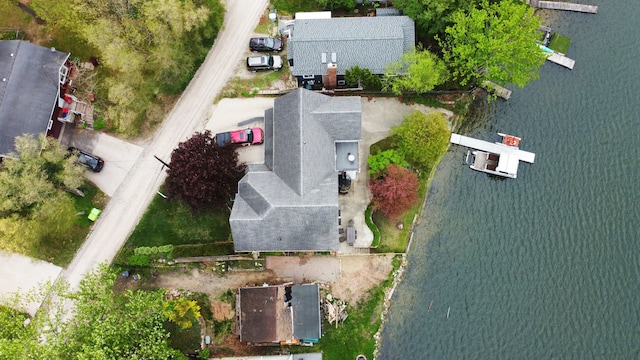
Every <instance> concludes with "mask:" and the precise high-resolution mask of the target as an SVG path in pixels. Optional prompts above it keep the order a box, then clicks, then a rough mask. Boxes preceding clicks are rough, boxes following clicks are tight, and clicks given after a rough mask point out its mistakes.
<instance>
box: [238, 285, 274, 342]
mask: <svg viewBox="0 0 640 360" xmlns="http://www.w3.org/2000/svg"><path fill="white" fill-rule="evenodd" d="M238 302H239V304H240V314H239V327H240V341H243V342H249V343H275V342H278V341H279V340H280V339H278V337H277V331H276V326H275V324H276V320H277V319H278V316H277V312H278V310H277V308H278V288H277V287H275V286H265V287H253V288H241V289H240V290H239V291H238ZM281 307H282V306H281Z"/></svg>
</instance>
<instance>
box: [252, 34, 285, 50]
mask: <svg viewBox="0 0 640 360" xmlns="http://www.w3.org/2000/svg"><path fill="white" fill-rule="evenodd" d="M249 50H251V51H266V52H269V51H282V40H280V39H275V38H270V37H264V38H251V40H249Z"/></svg>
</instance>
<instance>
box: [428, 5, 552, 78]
mask: <svg viewBox="0 0 640 360" xmlns="http://www.w3.org/2000/svg"><path fill="white" fill-rule="evenodd" d="M453 21H454V24H453V25H452V26H450V27H447V29H446V35H445V38H444V40H440V39H438V41H439V43H440V46H442V47H443V54H444V60H445V62H446V63H447V64H448V65H449V66H450V68H451V69H452V73H453V75H454V77H455V79H456V80H457V81H459V82H460V84H462V85H466V84H467V83H469V82H471V81H475V82H477V83H480V82H482V81H483V80H491V81H493V82H496V83H498V84H500V85H505V84H507V83H510V84H515V85H518V86H520V87H523V86H524V85H525V84H527V83H528V82H529V81H531V80H533V79H536V78H537V77H538V69H539V68H540V66H541V65H542V64H543V63H544V61H545V55H544V54H543V52H542V51H541V50H540V48H538V46H537V44H536V39H537V38H538V35H537V29H538V27H539V26H540V19H539V18H538V17H537V16H535V15H534V10H533V9H532V8H531V7H530V6H528V5H526V4H524V3H520V2H514V1H512V0H504V1H501V2H499V3H496V4H489V2H488V1H486V0H484V1H483V2H482V3H481V6H480V8H473V9H471V10H470V11H469V12H465V11H462V10H459V11H456V12H455V13H454V14H453Z"/></svg>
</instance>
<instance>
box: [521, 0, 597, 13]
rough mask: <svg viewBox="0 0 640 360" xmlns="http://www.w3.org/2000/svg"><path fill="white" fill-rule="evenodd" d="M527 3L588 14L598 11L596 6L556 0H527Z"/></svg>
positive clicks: (540, 7) (541, 7)
mask: <svg viewBox="0 0 640 360" xmlns="http://www.w3.org/2000/svg"><path fill="white" fill-rule="evenodd" d="M527 3H528V4H529V5H530V6H533V7H534V8H537V9H549V10H564V11H575V12H581V13H588V14H596V13H598V6H596V5H583V4H576V3H568V2H558V1H542V0H528V1H527Z"/></svg>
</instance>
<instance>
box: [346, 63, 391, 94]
mask: <svg viewBox="0 0 640 360" xmlns="http://www.w3.org/2000/svg"><path fill="white" fill-rule="evenodd" d="M344 78H345V81H346V82H347V84H348V85H349V86H358V82H360V85H362V88H363V89H366V90H370V91H380V90H381V89H382V81H381V80H380V77H379V76H378V75H374V74H372V73H371V70H369V69H363V68H361V67H359V66H358V65H355V66H353V67H351V68H350V69H347V70H346V71H345V72H344Z"/></svg>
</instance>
